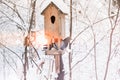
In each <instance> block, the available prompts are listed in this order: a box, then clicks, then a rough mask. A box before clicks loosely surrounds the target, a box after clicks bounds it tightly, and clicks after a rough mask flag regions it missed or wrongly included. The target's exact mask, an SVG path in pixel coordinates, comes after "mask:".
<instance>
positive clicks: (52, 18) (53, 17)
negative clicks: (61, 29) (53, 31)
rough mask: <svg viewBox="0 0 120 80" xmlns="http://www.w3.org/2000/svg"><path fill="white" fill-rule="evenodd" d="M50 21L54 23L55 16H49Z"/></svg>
mask: <svg viewBox="0 0 120 80" xmlns="http://www.w3.org/2000/svg"><path fill="white" fill-rule="evenodd" d="M51 22H52V24H54V23H55V16H51Z"/></svg>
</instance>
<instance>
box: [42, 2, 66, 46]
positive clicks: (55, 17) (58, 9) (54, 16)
mask: <svg viewBox="0 0 120 80" xmlns="http://www.w3.org/2000/svg"><path fill="white" fill-rule="evenodd" d="M46 1H48V2H47V3H45V5H43V6H44V8H43V9H42V11H41V14H42V15H43V16H44V31H45V36H46V38H47V40H48V44H51V43H52V42H57V43H58V44H57V45H58V46H59V44H60V42H61V39H62V38H64V37H65V15H67V11H66V10H65V7H64V6H65V4H64V3H63V2H62V3H61V1H62V0H54V1H53V0H46Z"/></svg>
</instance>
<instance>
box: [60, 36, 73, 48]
mask: <svg viewBox="0 0 120 80" xmlns="http://www.w3.org/2000/svg"><path fill="white" fill-rule="evenodd" d="M70 40H71V38H70V37H66V38H65V39H63V40H62V41H61V45H60V49H61V50H64V49H65V48H66V47H67V46H68V43H69V42H70Z"/></svg>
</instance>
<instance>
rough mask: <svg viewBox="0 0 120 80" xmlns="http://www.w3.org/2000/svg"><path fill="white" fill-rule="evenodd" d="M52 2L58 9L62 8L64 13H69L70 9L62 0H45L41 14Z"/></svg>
mask: <svg viewBox="0 0 120 80" xmlns="http://www.w3.org/2000/svg"><path fill="white" fill-rule="evenodd" d="M50 4H53V5H54V6H55V7H56V8H58V10H60V11H61V12H62V13H63V14H68V13H69V9H68V7H67V5H66V4H65V3H64V2H63V1H62V0H45V1H44V2H43V3H42V7H41V14H43V13H44V11H45V10H46V9H47V8H48V7H49V5H50Z"/></svg>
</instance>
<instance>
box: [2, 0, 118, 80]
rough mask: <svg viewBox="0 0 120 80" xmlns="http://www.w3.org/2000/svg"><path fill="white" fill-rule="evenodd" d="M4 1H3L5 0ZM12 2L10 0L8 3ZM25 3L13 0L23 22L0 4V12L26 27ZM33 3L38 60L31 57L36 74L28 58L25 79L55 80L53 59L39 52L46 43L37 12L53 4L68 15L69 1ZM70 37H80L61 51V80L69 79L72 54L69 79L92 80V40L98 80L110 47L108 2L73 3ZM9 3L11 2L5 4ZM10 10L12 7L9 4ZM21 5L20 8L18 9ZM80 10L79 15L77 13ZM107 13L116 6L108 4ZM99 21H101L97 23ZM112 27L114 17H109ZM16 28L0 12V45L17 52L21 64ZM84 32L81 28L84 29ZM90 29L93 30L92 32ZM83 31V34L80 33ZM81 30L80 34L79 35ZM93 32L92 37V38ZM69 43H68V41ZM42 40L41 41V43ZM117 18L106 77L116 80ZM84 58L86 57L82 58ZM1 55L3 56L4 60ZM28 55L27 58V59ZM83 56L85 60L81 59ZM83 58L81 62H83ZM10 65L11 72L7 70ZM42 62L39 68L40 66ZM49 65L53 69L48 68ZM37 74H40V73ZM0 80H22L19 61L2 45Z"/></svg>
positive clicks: (86, 0)
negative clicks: (63, 76)
mask: <svg viewBox="0 0 120 80" xmlns="http://www.w3.org/2000/svg"><path fill="white" fill-rule="evenodd" d="M5 1H6V0H5ZM11 1H12V0H11ZM27 1H28V0H25V2H24V1H23V0H16V2H15V3H16V4H17V9H18V11H19V13H20V15H21V16H22V18H23V20H24V22H25V24H24V23H22V22H21V20H20V18H19V17H18V16H17V15H16V14H15V13H13V11H12V10H11V9H9V7H5V5H0V9H1V11H3V12H4V13H6V14H7V15H8V16H9V18H11V19H13V20H15V21H16V22H17V23H19V24H20V25H23V26H24V28H25V29H26V31H27V29H28V27H29V17H30V15H29V12H30V11H29V9H28V8H29V5H28V4H27V3H29V2H30V1H29V2H27ZM64 1H65V2H66V3H64V2H63V1H62V0H37V6H36V26H37V27H36V29H35V30H36V31H37V38H36V39H37V40H36V42H34V47H35V48H36V50H37V51H38V53H39V56H40V60H39V59H38V58H36V56H35V57H34V58H33V59H34V60H35V62H36V63H37V65H39V67H40V69H41V70H42V72H41V71H39V70H38V68H37V66H36V65H35V64H34V63H33V62H32V63H31V60H30V58H29V69H28V70H27V80H46V78H50V77H51V80H55V78H56V77H57V76H58V75H57V74H56V73H55V70H52V69H54V68H55V64H52V63H53V62H54V61H55V59H54V56H52V55H45V52H44V51H42V45H43V44H46V41H45V37H44V27H43V26H44V21H43V16H41V15H40V13H41V12H42V11H43V10H44V9H45V8H46V7H47V6H48V5H49V4H50V3H51V2H53V3H54V4H55V5H56V6H57V7H58V8H59V9H60V10H61V11H62V12H64V13H68V14H69V6H67V5H69V0H64ZM73 2H74V4H73V34H72V40H73V39H74V38H75V37H76V35H77V34H79V33H80V32H81V34H80V35H79V36H78V37H77V39H76V40H75V41H74V42H73V43H72V49H71V50H70V49H68V48H67V49H65V51H63V52H64V54H63V55H62V58H63V63H64V71H65V79H64V80H69V61H68V55H69V52H71V53H72V67H73V66H74V65H75V64H76V63H77V62H79V63H78V64H77V65H75V66H74V67H73V68H72V78H73V80H96V76H95V62H94V57H95V53H94V38H95V39H96V62H97V63H96V66H97V74H98V80H103V78H104V74H105V68H106V62H107V58H108V54H109V45H110V42H109V41H110V33H111V24H110V20H109V18H108V17H109V16H108V2H105V0H73ZM9 4H11V3H9ZM10 6H11V7H12V5H10ZM20 6H23V7H20ZM79 11H81V13H79ZM111 11H113V12H114V13H115V14H116V11H117V9H116V7H113V6H112V5H111ZM101 20H102V21H101ZM4 21H6V22H5V23H3V22H4ZM111 21H112V23H113V24H114V21H115V17H114V18H111ZM69 24H70V23H69V16H67V17H66V35H67V36H68V35H69ZM16 26H18V25H17V24H16V23H15V22H13V21H11V20H9V19H8V18H7V17H6V16H5V15H4V14H2V13H1V12H0V43H3V44H4V45H5V46H6V47H8V48H9V49H11V50H12V51H14V52H15V53H17V54H18V55H19V56H20V58H21V59H22V60H23V61H24V56H22V54H23V53H24V45H23V42H24V37H25V36H26V34H24V31H21V30H20V29H18V28H17V27H16ZM87 27H88V29H86V30H84V29H85V28H87ZM92 28H93V30H92ZM83 30H84V31H83ZM82 31H83V32H82ZM93 31H94V34H95V37H94V35H93ZM72 40H71V42H72ZM44 41H45V42H44ZM119 43H120V18H119V19H118V22H117V26H116V29H115V30H114V33H113V41H112V49H111V50H112V54H111V58H110V64H109V69H108V75H107V79H106V80H120V44H119ZM86 55H88V56H86ZM4 56H5V57H4ZM30 56H31V55H29V57H30ZM85 56H86V58H85ZM84 58H85V59H84ZM5 59H7V61H8V62H9V63H10V65H11V66H12V67H13V68H14V69H15V71H16V72H15V71H14V70H13V68H11V67H10V65H9V64H8V63H7V61H6V60H5ZM42 62H45V63H44V64H43V66H42V67H41V66H40V64H41V63H42ZM52 65H54V66H53V68H52ZM40 72H41V73H40ZM0 79H1V80H8V79H9V80H23V65H22V63H21V61H20V59H19V58H18V57H17V56H16V55H15V54H13V52H11V51H9V50H8V49H6V48H5V47H4V46H2V45H0Z"/></svg>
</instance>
